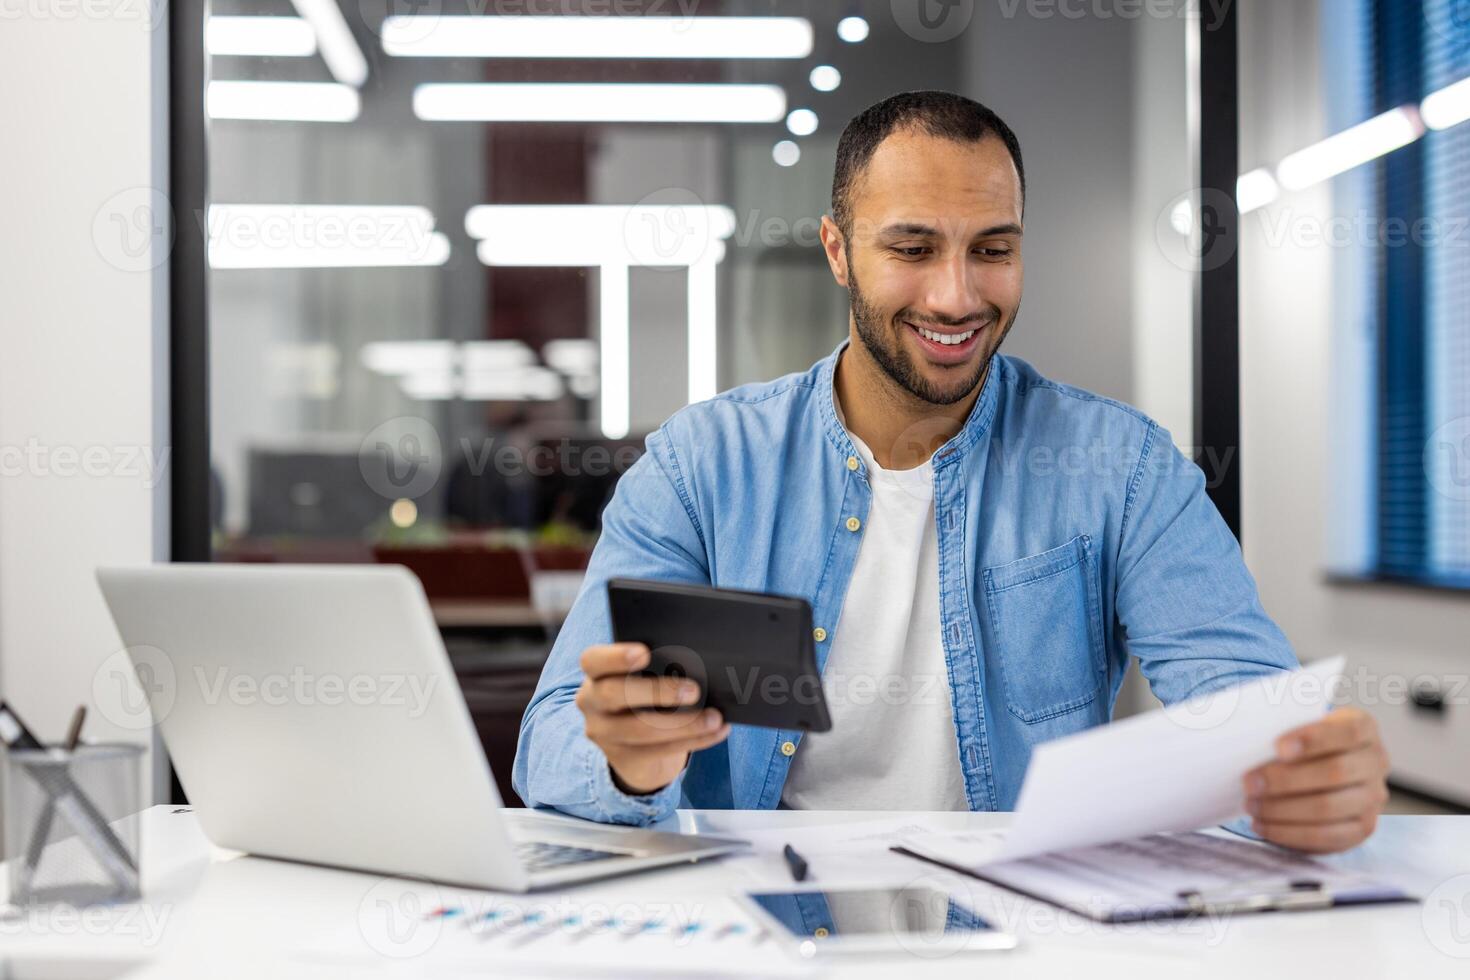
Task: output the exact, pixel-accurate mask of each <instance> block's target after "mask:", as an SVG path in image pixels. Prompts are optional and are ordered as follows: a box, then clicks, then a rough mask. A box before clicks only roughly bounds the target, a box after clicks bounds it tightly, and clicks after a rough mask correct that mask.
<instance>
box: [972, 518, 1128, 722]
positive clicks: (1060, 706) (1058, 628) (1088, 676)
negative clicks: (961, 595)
mask: <svg viewBox="0 0 1470 980" xmlns="http://www.w3.org/2000/svg"><path fill="white" fill-rule="evenodd" d="M984 581H985V602H986V606H987V607H988V609H989V611H990V625H991V630H992V634H993V638H994V647H993V648H994V649H995V651H996V653H997V659H998V660H999V662H1000V673H1001V679H1002V683H1003V686H1004V689H1005V699H1006V708H1007V709H1008V710H1009V711H1010V712H1011V714H1013V715H1015V716H1016V717H1017V718H1019V719H1020V720H1021V721H1023V722H1025V723H1026V724H1028V725H1032V724H1036V723H1038V722H1043V721H1046V720H1047V719H1049V718H1055V717H1057V716H1058V715H1064V714H1067V713H1069V712H1072V711H1077V710H1078V709H1080V708H1084V707H1086V706H1087V705H1089V704H1091V703H1092V702H1093V701H1094V700H1096V699H1097V697H1098V695H1099V694H1100V693H1101V692H1102V686H1103V665H1104V661H1103V656H1104V651H1103V636H1102V612H1101V609H1102V603H1101V597H1100V595H1099V586H1098V578H1097V557H1096V553H1095V552H1094V550H1093V547H1092V538H1091V537H1089V536H1088V535H1086V534H1079V535H1078V536H1077V537H1075V538H1073V539H1072V540H1071V541H1068V542H1067V543H1066V544H1064V545H1062V546H1061V547H1058V548H1053V549H1051V550H1050V551H1044V552H1042V553H1041V554H1039V555H1031V556H1030V557H1027V558H1021V559H1018V560H1016V561H1013V562H1009V563H1007V564H1004V565H994V566H992V567H990V568H987V569H985V572H984Z"/></svg>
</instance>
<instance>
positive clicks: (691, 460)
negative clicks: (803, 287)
mask: <svg viewBox="0 0 1470 980" xmlns="http://www.w3.org/2000/svg"><path fill="white" fill-rule="evenodd" d="M1025 198H1026V182H1025V170H1024V167H1023V165H1022V159H1021V150H1020V147H1019V145H1018V143H1017V141H1016V138H1015V136H1014V135H1013V134H1012V132H1011V130H1010V129H1009V128H1008V127H1007V126H1006V125H1005V123H1004V122H1002V121H1001V120H1000V119H999V118H998V117H997V116H996V115H995V114H994V113H992V112H991V111H990V110H988V109H986V108H985V107H984V106H981V105H979V104H978V103H976V102H973V101H971V100H969V99H965V98H962V97H960V96H957V95H952V94H949V93H945V92H911V93H905V94H902V95H897V96H894V97H892V98H890V99H887V100H885V101H883V102H881V103H879V104H878V105H875V106H873V107H872V108H870V109H868V110H866V111H865V112H863V113H862V114H861V115H859V116H858V117H857V118H856V119H854V120H853V121H852V122H851V123H850V124H849V125H848V127H847V129H846V130H845V131H844V132H843V134H842V138H841V140H840V142H839V143H838V148H837V167H836V173H835V175H834V178H833V185H832V213H831V216H830V217H824V218H823V221H822V233H821V240H822V244H823V247H824V249H825V251H826V255H827V261H828V264H829V265H830V266H831V269H832V275H833V277H834V279H835V280H836V281H837V283H838V284H839V285H840V286H842V287H844V288H846V289H847V290H848V292H849V294H850V295H851V300H852V311H851V316H850V319H849V325H848V326H849V330H848V332H849V336H848V338H847V339H846V340H844V342H843V343H842V345H841V346H839V347H838V348H837V350H835V351H834V352H833V353H832V354H831V355H829V356H828V357H826V358H825V359H823V360H822V361H820V362H818V363H817V364H815V365H813V366H812V367H811V368H810V369H809V370H807V371H804V372H802V373H800V374H794V375H789V376H787V377H784V378H779V379H777V380H775V381H771V382H767V383H764V384H758V385H748V386H744V387H741V388H736V389H734V390H732V391H728V392H725V393H724V394H722V395H720V396H718V397H716V398H713V399H711V400H709V401H706V402H702V403H700V404H698V405H693V406H690V407H689V408H686V409H684V410H683V411H681V412H679V413H677V414H676V415H675V416H673V417H672V418H671V419H669V420H668V422H666V423H665V424H664V425H663V426H662V427H661V428H660V429H659V430H658V431H657V432H655V433H653V434H652V435H651V436H649V438H648V452H647V454H646V455H645V456H644V457H643V458H642V459H640V460H639V462H638V463H637V465H635V466H634V467H633V468H632V469H631V470H629V472H628V473H627V474H626V475H625V476H624V477H623V479H622V481H621V482H620V483H619V485H618V489H617V492H616V494H615V496H614V498H613V500H612V502H611V503H610V504H609V506H608V508H607V511H606V513H605V514H604V519H603V524H604V528H603V535H602V538H601V540H600V541H599V542H598V545H597V549H596V551H595V552H594V554H593V556H592V561H591V564H590V566H589V568H588V574H587V582H586V585H585V587H584V588H583V591H582V594H581V596H580V598H579V599H578V601H577V603H576V606H575V608H574V609H573V610H572V613H571V616H570V617H569V618H568V619H567V621H566V624H565V626H564V627H563V629H562V631H561V634H560V635H559V637H558V638H557V642H556V645H555V648H554V649H553V650H552V653H551V656H550V659H549V660H548V662H547V664H546V668H545V671H544V673H543V674H542V678H541V683H540V685H539V687H538V688H537V691H536V694H535V696H534V698H533V700H532V702H531V705H530V706H529V708H528V709H527V711H526V715H525V719H524V721H523V723H522V729H521V740H520V745H519V747H518V751H517V756H516V767H515V785H516V788H517V791H518V792H519V793H520V794H521V795H522V797H523V798H524V799H525V800H526V802H527V803H530V804H532V805H541V806H552V807H556V808H559V809H561V810H564V811H566V812H569V813H573V814H577V815H579V816H584V817H590V818H592V819H596V820H603V821H611V822H619V823H648V822H652V821H654V820H657V819H659V818H662V817H665V816H667V815H668V814H669V813H671V812H672V810H673V809H674V808H675V807H676V806H678V805H680V803H681V802H682V803H683V804H684V805H689V806H696V807H740V808H774V807H777V806H789V807H799V808H828V809H840V808H862V809H967V808H968V809H975V810H1004V809H1011V808H1012V807H1013V806H1014V805H1015V802H1016V796H1017V793H1018V792H1019V789H1020V785H1021V778H1022V775H1023V774H1024V772H1025V769H1026V763H1027V760H1028V758H1029V756H1030V751H1031V748H1032V746H1034V745H1036V744H1037V743H1038V742H1041V741H1044V740H1046V739H1052V738H1057V737H1059V736H1062V735H1066V734H1069V733H1072V732H1076V731H1079V730H1081V729H1084V728H1087V727H1090V726H1094V725H1101V724H1104V723H1106V722H1107V721H1108V720H1109V718H1110V716H1111V712H1112V705H1113V702H1114V699H1115V698H1116V696H1117V693H1118V689H1119V686H1120V685H1121V683H1122V680H1123V675H1124V672H1125V670H1126V668H1127V665H1128V660H1129V658H1130V656H1132V657H1137V658H1138V661H1139V663H1140V665H1141V667H1142V670H1143V673H1144V676H1145V677H1147V679H1148V681H1149V683H1150V684H1151V685H1152V688H1153V690H1154V692H1155V693H1156V694H1157V695H1158V696H1159V697H1160V698H1161V699H1162V700H1163V701H1165V702H1176V701H1179V700H1182V699H1184V698H1187V697H1190V696H1192V695H1196V694H1201V693H1205V692H1208V691H1211V690H1215V689H1218V688H1221V687H1225V686H1228V685H1230V684H1234V683H1238V682H1241V681H1243V680H1246V679H1249V678H1251V677H1253V676H1257V675H1262V674H1267V673H1271V672H1275V671H1283V670H1290V669H1293V668H1294V667H1296V658H1295V656H1294V655H1293V653H1292V651H1291V648H1290V646H1289V645H1288V643H1287V641H1286V639H1285V637H1283V636H1282V634H1281V631H1280V630H1279V629H1277V627H1276V626H1275V624H1274V623H1272V622H1271V620H1270V619H1269V618H1268V617H1267V616H1266V614H1265V612H1264V611H1263V610H1262V608H1261V605H1260V602H1259V600H1258V598H1257V596H1256V589H1255V584H1254V582H1253V581H1252V579H1251V577H1250V575H1249V573H1248V572H1247V571H1246V569H1245V566H1244V564H1243V562H1242V560H1241V554H1240V549H1239V547H1238V546H1237V544H1236V542H1235V539H1234V538H1233V537H1232V536H1231V534H1230V532H1229V530H1228V529H1227V528H1226V526H1225V524H1224V522H1223V521H1222V520H1221V519H1220V516H1219V514H1218V513H1217V512H1216V511H1215V509H1214V507H1213V505H1212V504H1211V503H1210V501H1209V499H1208V497H1207V496H1206V495H1205V492H1204V477H1203V474H1202V473H1201V472H1200V470H1199V469H1198V468H1197V467H1196V466H1194V464H1192V463H1190V462H1189V461H1188V460H1186V459H1185V458H1184V457H1183V456H1182V455H1181V454H1180V453H1179V451H1178V450H1177V449H1175V447H1174V445H1173V443H1172V442H1171V440H1170V437H1169V434H1168V433H1167V432H1164V431H1163V430H1161V429H1160V428H1159V427H1158V425H1156V424H1155V423H1154V422H1152V421H1151V420H1149V419H1148V418H1146V417H1145V416H1143V415H1142V414H1140V413H1139V412H1137V411H1135V410H1134V409H1132V408H1130V407H1128V406H1126V405H1122V404H1119V403H1118V402H1114V401H1110V400H1108V399H1105V398H1101V397H1099V396H1097V395H1093V394H1089V393H1088V392H1085V391H1081V390H1079V389H1076V388H1072V387H1069V386H1067V385H1063V384H1058V383H1057V382H1054V381H1050V380H1048V379H1046V378H1045V377H1043V376H1042V375H1040V374H1039V373H1037V371H1036V370H1035V369H1034V368H1032V367H1031V366H1030V365H1028V364H1026V363H1025V362H1023V361H1020V360H1017V359H1015V358H1009V357H1005V356H1002V355H999V354H997V353H996V352H997V350H998V348H999V347H1000V345H1001V342H1002V341H1003V340H1004V339H1005V337H1006V334H1007V333H1008V332H1009V331H1010V330H1011V328H1012V326H1013V325H1014V324H1015V322H1016V316H1017V313H1018V312H1019V310H1020V306H1021V289H1022V247H1021V242H1022V236H1023V228H1024V211H1025ZM791 329H794V330H795V329H801V326H800V325H799V324H793V325H791ZM1075 329H1085V326H1081V325H1078V326H1076V327H1075ZM612 576H632V577H638V578H652V579H661V580H665V581H671V582H696V583H708V584H714V585H719V586H725V587H729V588H738V589H753V590H759V591H768V592H778V593H784V594H788V595H797V596H802V597H804V598H806V599H807V600H809V601H810V602H811V604H812V609H813V615H814V622H815V623H816V624H817V626H816V629H815V631H814V636H813V638H814V640H815V642H816V648H817V656H818V661H819V663H820V664H821V665H822V673H823V686H824V689H825V690H826V691H827V694H828V699H829V702H830V705H831V711H832V716H833V728H832V730H831V731H830V732H828V733H824V734H814V735H805V736H803V734H802V733H800V732H795V731H789V732H788V731H773V730H770V729H764V728H750V727H746V726H737V727H734V728H733V730H732V728H731V726H729V725H727V724H725V723H724V722H723V720H722V719H721V718H719V717H718V715H717V713H716V712H714V711H713V710H712V709H707V710H700V709H698V707H697V706H693V707H681V706H691V705H693V704H694V702H696V701H697V700H698V691H697V689H694V688H691V687H690V686H688V682H687V681H686V682H680V681H678V680H677V679H674V678H648V677H642V676H636V672H637V671H639V670H640V669H641V668H642V667H644V666H645V665H646V664H647V663H648V651H647V649H646V648H643V647H641V646H636V645H618V644H610V643H609V640H610V638H611V629H610V626H609V622H608V612H607V602H606V597H605V591H604V585H605V583H606V581H607V579H608V578H610V577H612ZM654 709H661V710H654ZM671 709H672V710H671ZM1278 755H1279V758H1278V759H1277V761H1275V762H1272V763H1271V764H1269V765H1267V766H1264V767H1263V768H1261V769H1260V770H1258V771H1256V772H1253V773H1249V774H1247V775H1246V778H1245V781H1244V784H1243V786H1242V795H1243V798H1244V800H1245V808H1246V809H1247V810H1249V812H1250V813H1251V814H1252V816H1253V818H1254V821H1255V826H1256V829H1257V830H1258V831H1259V832H1260V833H1261V834H1262V835H1264V836H1265V837H1266V838H1268V839H1270V840H1273V841H1276V842H1278V843H1281V844H1283V845H1287V846H1290V847H1296V848H1301V849H1304V850H1311V851H1333V850H1340V849H1343V848H1347V847H1351V846H1353V845H1355V844H1357V843H1359V842H1360V841H1362V840H1363V839H1364V838H1365V837H1367V835H1368V834H1370V833H1371V832H1372V830H1373V827H1374V825H1375V822H1376V820H1377V815H1378V813H1379V811H1380V808H1381V806H1382V803H1383V801H1384V799H1385V796H1386V792H1385V787H1384V779H1385V773H1386V771H1387V759H1386V756H1385V754H1384V752H1383V749H1382V746H1381V745H1380V743H1379V738H1378V732H1377V729H1376V727H1375V725H1374V724H1373V721H1372V719H1371V718H1370V717H1369V716H1368V715H1366V714H1364V713H1362V712H1360V711H1357V710H1353V709H1344V710H1338V711H1335V712H1333V713H1331V714H1330V715H1328V716H1327V717H1326V718H1325V719H1324V720H1323V721H1321V722H1319V723H1317V724H1314V725H1311V726H1308V727H1306V728H1303V729H1300V730H1298V731H1296V732H1293V733H1291V734H1290V735H1289V736H1287V737H1284V738H1283V739H1282V740H1281V742H1280V744H1279V745H1278Z"/></svg>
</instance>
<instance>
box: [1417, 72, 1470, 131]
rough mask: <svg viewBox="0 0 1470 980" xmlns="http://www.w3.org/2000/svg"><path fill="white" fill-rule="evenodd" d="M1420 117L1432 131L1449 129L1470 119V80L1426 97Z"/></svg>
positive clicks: (1420, 107)
mask: <svg viewBox="0 0 1470 980" xmlns="http://www.w3.org/2000/svg"><path fill="white" fill-rule="evenodd" d="M1419 115H1420V117H1421V118H1422V119H1423V120H1424V125H1426V126H1428V127H1429V128H1430V129H1449V128H1450V127H1451V126H1458V125H1459V124H1460V123H1462V122H1464V121H1465V120H1466V119H1470V78H1462V79H1460V81H1458V82H1456V83H1455V84H1453V85H1447V86H1445V87H1444V88H1442V89H1439V90H1438V91H1436V92H1431V93H1430V94H1429V95H1426V96H1425V97H1424V101H1423V102H1421V103H1420V104H1419Z"/></svg>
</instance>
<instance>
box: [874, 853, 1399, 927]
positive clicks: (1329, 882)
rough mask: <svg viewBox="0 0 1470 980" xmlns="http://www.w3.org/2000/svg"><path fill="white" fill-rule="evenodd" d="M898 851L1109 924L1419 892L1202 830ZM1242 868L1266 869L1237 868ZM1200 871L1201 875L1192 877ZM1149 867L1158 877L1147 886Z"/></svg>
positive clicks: (1335, 904)
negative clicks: (1019, 848)
mask: <svg viewBox="0 0 1470 980" xmlns="http://www.w3.org/2000/svg"><path fill="white" fill-rule="evenodd" d="M892 850H894V851H896V852H898V853H900V854H906V855H908V856H910V857H913V858H917V859H919V860H921V861H926V862H928V863H930V864H934V865H938V866H939V867H943V868H947V869H949V870H951V871H957V872H959V873H960V874H965V875H969V876H970V877H973V878H978V879H979V880H981V881H984V882H987V883H989V884H992V885H996V886H998V887H1000V888H1004V889H1006V890H1007V891H1011V892H1015V893H1016V894H1018V895H1022V896H1025V897H1026V898H1031V899H1035V900H1037V901H1040V902H1045V903H1046V904H1048V905H1052V906H1055V907H1057V908H1062V909H1066V910H1068V911H1070V912H1075V913H1077V914H1078V915H1081V916H1084V917H1086V918H1089V919H1093V920H1095V921H1097V922H1104V923H1109V924H1117V923H1128V922H1142V921H1148V920H1155V919H1180V918H1192V917H1196V916H1225V915H1237V914H1253V913H1258V912H1308V911H1321V910H1325V909H1331V908H1342V907H1348V906H1357V905H1375V904H1385V903H1393V902H1417V901H1419V899H1418V898H1417V897H1415V896H1413V895H1410V894H1409V893H1408V892H1406V891H1404V890H1403V889H1401V888H1400V887H1399V886H1397V885H1395V884H1393V883H1391V882H1388V881H1383V880H1380V879H1377V878H1374V877H1372V876H1369V875H1364V874H1362V873H1360V872H1355V871H1346V870H1342V869H1338V868H1335V867H1333V866H1331V865H1328V864H1325V863H1323V862H1321V861H1318V860H1316V859H1315V858H1312V857H1310V856H1307V855H1304V854H1298V853H1296V852H1293V851H1288V850H1286V849H1284V848H1279V847H1276V846H1275V845H1272V844H1266V843H1258V842H1255V841H1248V840H1246V839H1244V838H1235V837H1230V836H1225V835H1221V834H1213V833H1206V832H1200V831H1194V832H1190V833H1183V834H1178V833H1170V834H1151V835H1149V836H1147V837H1141V838H1137V839H1135V840H1130V841H1118V842H1115V843H1112V844H1103V845H1098V846H1095V847H1086V848H1078V849H1076V850H1073V851H1061V852H1055V853H1052V854H1043V855H1039V856H1037V857H1031V858H1024V859H1021V860H1018V861H1006V862H998V863H995V864H987V865H981V866H965V865H963V864H960V863H958V862H954V861H947V860H945V859H944V858H943V856H942V855H940V854H936V853H935V852H934V851H933V850H932V849H930V848H926V849H924V850H922V851H921V850H917V849H914V848H911V847H908V846H904V845H899V846H896V847H894V848H892ZM1191 864H1193V865H1195V867H1193V868H1191V867H1189V865H1191ZM1206 869H1208V870H1206ZM1241 869H1251V870H1252V871H1255V872H1257V873H1254V874H1248V873H1234V872H1236V871H1238V870H1241ZM1259 872H1266V873H1264V874H1263V873H1259ZM1192 873H1195V874H1198V875H1199V876H1200V877H1199V878H1195V879H1194V883H1193V884H1192V883H1191V874H1192ZM1145 874H1151V875H1152V877H1153V880H1152V881H1151V882H1150V883H1149V884H1148V885H1145V886H1140V881H1142V880H1143V877H1144V875H1145ZM1109 875H1111V876H1112V880H1109V878H1108V877H1107V876H1109ZM1201 879H1203V882H1202V881H1201ZM1204 882H1207V883H1204Z"/></svg>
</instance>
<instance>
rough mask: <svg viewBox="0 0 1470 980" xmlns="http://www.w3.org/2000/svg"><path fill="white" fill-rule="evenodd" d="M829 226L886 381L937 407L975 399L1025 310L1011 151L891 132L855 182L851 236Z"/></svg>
mask: <svg viewBox="0 0 1470 980" xmlns="http://www.w3.org/2000/svg"><path fill="white" fill-rule="evenodd" d="M823 224H824V234H823V240H824V243H825V244H826V246H827V257H828V261H829V263H830V264H831V266H832V272H833V275H834V276H836V278H837V281H838V282H839V283H840V284H842V285H844V286H846V287H847V288H848V291H849V292H850V293H851V296H852V314H853V323H854V326H855V327H856V332H857V335H858V338H859V340H860V341H861V342H862V344H863V346H864V347H865V348H867V350H868V351H869V352H870V353H871V354H872V356H873V358H874V360H876V361H877V362H878V364H879V365H880V366H881V367H882V368H883V370H884V371H885V372H886V373H887V374H888V376H889V377H890V378H892V379H893V380H894V381H895V382H896V383H897V384H898V385H899V386H901V387H902V388H903V389H905V390H906V391H908V392H909V393H911V394H912V395H914V396H916V397H917V398H919V399H920V400H922V401H925V402H928V403H930V404H934V405H951V404H954V403H955V402H958V401H960V400H962V399H963V398H964V397H965V396H966V395H968V394H969V393H970V392H972V391H973V390H974V389H975V386H976V385H977V384H979V383H980V379H981V378H982V377H984V375H985V369H986V366H987V365H988V364H989V363H990V358H991V356H992V355H993V354H994V353H995V352H996V350H997V349H998V348H999V347H1000V344H1001V341H1002V340H1004V339H1005V335H1006V333H1008V332H1009V331H1010V328H1011V324H1012V323H1013V322H1014V321H1015V318H1016V312H1017V311H1018V310H1019V309H1020V305H1021V278H1022V277H1021V181H1020V177H1019V176H1018V175H1017V173H1016V168H1015V164H1014V163H1013V162H1012V160H1011V157H1010V153H1009V152H1007V150H1006V148H1005V144H1004V143H1002V142H1001V141H1000V140H999V139H998V138H993V137H987V138H986V139H983V140H981V141H980V142H978V143H958V142H953V141H951V140H946V139H939V138H936V137H932V136H928V135H923V134H920V133H915V132H898V133H894V134H893V135H891V136H889V137H888V138H887V139H885V140H884V141H883V142H882V143H881V144H880V145H879V147H878V149H877V151H876V152H875V153H874V154H873V157H872V159H871V160H870V161H869V163H868V166H867V168H866V169H865V170H864V171H863V173H862V174H861V175H860V176H859V178H858V179H857V181H856V182H855V186H854V188H853V194H852V196H851V225H852V227H851V229H850V230H849V234H847V235H846V236H839V235H835V234H831V232H834V231H835V230H836V228H835V226H830V227H828V226H829V225H830V221H829V220H827V219H824V222H823Z"/></svg>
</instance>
